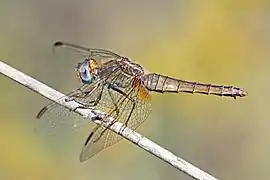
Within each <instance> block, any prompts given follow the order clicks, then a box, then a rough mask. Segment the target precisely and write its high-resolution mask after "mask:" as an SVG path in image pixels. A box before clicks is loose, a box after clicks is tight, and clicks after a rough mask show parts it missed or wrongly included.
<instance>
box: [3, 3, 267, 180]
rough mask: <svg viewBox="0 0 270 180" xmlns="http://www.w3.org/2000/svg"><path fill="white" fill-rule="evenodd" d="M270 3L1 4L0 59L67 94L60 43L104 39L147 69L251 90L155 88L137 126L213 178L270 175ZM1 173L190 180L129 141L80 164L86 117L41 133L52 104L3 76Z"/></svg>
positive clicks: (99, 43) (69, 67)
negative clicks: (55, 47)
mask: <svg viewBox="0 0 270 180" xmlns="http://www.w3.org/2000/svg"><path fill="white" fill-rule="evenodd" d="M269 16H270V1H267V0H256V1H255V0H249V1H241V0H238V1H233V0H227V1H194V0H191V1H184V0H171V1H161V0H159V1H158V0H155V1H154V0H149V1H124V0H115V1H104V0H99V1H98V0H96V1H94V0H88V1H85V0H78V1H64V0H58V1H55V0H47V1H43V0H36V1H27V0H26V1H19V0H10V1H7V0H6V1H3V0H2V1H1V2H0V25H1V30H0V31H1V33H0V59H1V60H2V61H4V62H6V63H8V64H10V65H12V66H13V67H15V68H17V69H19V70H21V71H23V72H25V73H27V74H28V75H30V76H32V77H34V78H36V79H38V80H40V81H42V82H44V83H46V84H48V85H50V86H52V87H54V88H55V89H57V90H59V91H61V92H63V93H67V92H69V91H71V90H73V89H75V88H77V87H78V86H79V85H80V82H79V81H78V79H77V78H76V76H75V73H74V67H75V65H76V63H77V61H76V60H74V59H67V60H63V59H62V60H59V59H56V58H55V57H54V56H53V55H52V43H53V42H54V41H56V40H63V41H66V42H71V43H74V44H79V45H83V46H86V47H92V48H104V49H109V50H112V51H114V52H116V53H120V54H122V55H125V56H127V57H129V58H131V59H133V60H136V61H137V62H139V63H140V64H141V65H143V66H144V67H146V68H147V69H148V70H149V71H152V72H158V73H161V74H164V75H169V76H172V77H178V78H181V79H185V80H192V81H199V82H205V83H215V84H226V85H235V86H239V87H244V88H245V90H246V91H248V93H249V95H248V96H247V97H245V98H238V99H237V100H234V99H233V98H226V97H222V98H221V97H214V96H206V95H198V94H196V95H192V94H184V93H180V94H153V96H152V113H151V115H150V117H149V118H148V120H147V121H146V122H145V123H144V124H143V125H142V126H141V127H140V128H139V129H138V132H140V133H142V134H143V135H145V136H147V137H148V138H150V139H151V140H153V141H154V142H157V143H158V144H160V145H162V146H163V147H165V148H167V149H169V150H170V151H172V152H173V153H175V154H176V155H178V156H180V157H182V158H184V159H185V160H187V161H188V162H190V163H192V164H194V165H195V166H197V167H199V168H201V169H202V170H204V171H206V172H209V173H210V174H211V175H213V176H215V177H217V178H218V179H223V180H225V179H228V180H229V179H230V180H232V179H238V180H242V179H243V180H244V179H245V180H249V179H250V180H253V179H261V180H264V179H265V180H267V179H269V177H268V176H269V175H268V173H269V167H270V154H269V152H270V141H269V136H270V131H269V126H270V121H269V114H268V113H267V111H268V112H269V108H270V98H269V95H268V91H269V90H270V80H269V78H270V61H269V60H268V57H269V56H270V51H269V47H270V46H269V45H270V33H269V32H270V21H269ZM0 82H1V85H0V86H1V101H0V112H1V115H0V118H1V121H0V142H1V148H0V179H3V180H15V179H20V180H29V179H41V180H45V179H46V180H47V179H52V180H54V179H55V180H56V179H65V180H84V179H104V180H105V179H108V180H113V179H117V180H121V179H130V180H131V179H134V180H135V179H182V180H184V179H185V180H188V179H191V178H190V177H188V176H187V175H185V174H184V173H182V172H180V171H178V170H176V169H174V168H172V167H171V166H169V165H168V164H166V163H164V162H163V161H161V160H159V159H157V158H156V157H154V156H152V155H150V154H149V153H147V152H145V151H143V150H141V149H139V148H138V147H136V146H135V145H133V144H131V143H129V142H127V141H125V140H123V141H121V142H120V143H118V144H117V145H115V146H113V147H111V148H108V149H106V150H104V151H102V152H101V153H100V154H98V155H97V156H95V157H93V158H92V159H90V160H89V161H87V162H85V163H80V162H79V153H80V151H81V148H82V146H83V143H84V141H85V139H86V137H87V136H88V133H89V131H90V130H91V128H92V127H91V126H89V127H83V128H80V129H79V130H76V131H67V132H59V133H58V134H56V135H54V136H40V135H39V134H37V133H36V132H35V131H34V127H35V124H36V119H35V116H36V114H37V112H38V111H39V110H40V108H42V107H43V106H44V105H46V104H47V103H49V102H50V101H49V100H47V99H45V98H44V97H42V96H40V95H38V94H36V93H34V92H32V91H30V90H29V89H27V88H25V87H23V86H21V85H19V84H18V83H15V82H14V81H12V80H10V79H8V78H7V77H5V76H3V75H1V76H0Z"/></svg>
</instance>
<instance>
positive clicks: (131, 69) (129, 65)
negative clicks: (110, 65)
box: [121, 58, 144, 76]
mask: <svg viewBox="0 0 270 180" xmlns="http://www.w3.org/2000/svg"><path fill="white" fill-rule="evenodd" d="M121 68H122V71H124V72H125V73H127V74H128V75H130V76H142V75H143V74H144V70H143V68H142V66H140V65H139V64H137V63H134V62H132V61H130V60H129V59H128V58H124V59H122V60H121Z"/></svg>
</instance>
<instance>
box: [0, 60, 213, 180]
mask: <svg viewBox="0 0 270 180" xmlns="http://www.w3.org/2000/svg"><path fill="white" fill-rule="evenodd" d="M0 72H1V73H2V74H3V75H5V76H7V77H9V78H11V79H13V80H14V81H16V82H18V83H20V84H21V85H23V86H25V87H27V88H29V89H31V90H32V91H35V92H36V93H38V94H40V95H42V96H44V97H46V98H48V99H50V100H51V101H55V102H57V103H59V104H61V105H62V106H65V107H66V108H68V109H70V110H74V109H75V108H76V107H79V106H80V104H78V103H76V102H74V101H69V102H66V101H64V100H63V99H64V98H59V97H63V96H64V94H62V93H60V92H58V91H56V90H54V89H52V88H50V87H48V86H47V85H45V84H43V83H41V82H39V81H37V80H35V79H33V78H31V77H29V76H28V75H26V74H24V73H22V72H20V71H18V70H16V69H14V68H12V67H11V66H9V65H7V64H5V63H4V62H2V61H0ZM75 112H76V113H78V114H80V115H81V116H83V117H84V118H87V119H89V120H91V121H93V122H95V123H96V124H100V125H102V126H104V127H107V126H108V124H107V123H105V122H103V121H100V120H97V119H98V118H97V117H100V116H101V115H104V114H105V113H103V112H100V111H98V110H95V109H90V108H89V109H79V108H77V109H76V111H75ZM110 121H113V119H112V118H110ZM122 126H123V124H122V123H120V122H116V123H114V124H113V125H112V126H109V128H110V129H111V130H112V131H114V132H115V133H117V134H119V135H121V136H122V137H124V138H125V139H127V140H129V141H131V142H133V143H134V144H136V145H137V146H139V147H140V148H142V149H144V150H145V151H148V152H149V153H151V154H153V155H154V156H156V157H158V158H160V159H161V160H163V161H165V162H167V163H168V164H170V165H171V166H173V167H175V168H176V169H178V170H180V171H183V172H184V173H186V174H187V175H189V176H191V177H193V178H194V179H196V180H217V179H216V178H215V177H213V176H211V175H209V174H207V173H206V172H204V171H202V170H200V169H199V168H197V167H195V166H193V165H192V164H190V163H188V162H187V161H185V160H183V159H182V158H180V157H177V156H175V155H174V154H173V153H171V152H170V151H168V150H166V149H164V148H162V147H161V146H159V145H157V144H155V143H154V142H152V141H150V140H149V139H147V138H145V137H143V136H142V135H140V134H138V133H137V132H135V131H133V130H132V129H130V128H128V127H125V128H123V127H122ZM121 127H122V128H121ZM123 129H124V130H123Z"/></svg>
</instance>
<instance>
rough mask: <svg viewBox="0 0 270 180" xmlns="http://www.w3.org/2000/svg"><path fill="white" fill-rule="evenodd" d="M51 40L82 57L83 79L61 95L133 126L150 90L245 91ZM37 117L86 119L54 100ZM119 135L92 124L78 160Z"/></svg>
mask: <svg viewBox="0 0 270 180" xmlns="http://www.w3.org/2000/svg"><path fill="white" fill-rule="evenodd" d="M53 46H54V48H61V49H66V50H69V51H71V52H72V53H76V54H78V55H80V57H81V59H80V60H79V62H78V63H77V67H76V69H75V70H76V74H77V76H78V78H79V79H80V81H81V84H82V85H81V87H80V88H78V89H76V90H74V91H72V92H71V93H68V94H67V95H66V96H65V97H63V98H65V100H70V101H76V102H78V103H79V104H81V105H82V108H89V107H92V108H93V107H94V108H96V109H98V110H100V111H102V112H105V113H107V115H108V116H106V117H113V118H114V119H116V120H118V121H120V122H122V123H123V124H124V125H125V126H128V127H130V128H131V129H133V130H135V129H136V128H138V127H139V126H140V125H141V124H142V123H143V122H144V121H145V120H146V119H147V117H148V116H149V114H150V112H151V92H157V93H179V92H186V93H192V94H194V93H200V94H206V95H216V96H227V97H232V98H234V99H236V98H237V97H244V96H246V95H247V92H246V91H244V89H243V88H239V87H235V86H227V85H215V84H205V83H199V82H193V81H186V80H180V79H177V78H173V77H169V76H165V75H161V74H158V73H149V72H148V71H146V70H145V69H144V68H143V67H142V66H141V65H139V64H138V63H135V62H134V61H132V60H131V59H129V58H128V57H125V56H122V55H119V54H117V53H114V52H112V51H109V50H104V49H92V48H86V47H83V46H79V45H76V44H71V43H67V42H61V41H57V42H55V43H54V45H53ZM106 117H105V118H104V119H103V120H104V121H106ZM36 118H37V119H38V121H40V122H42V123H43V124H46V125H48V126H49V128H52V129H57V127H58V126H60V127H61V125H63V124H65V125H66V124H68V123H69V125H68V127H69V126H71V127H72V128H74V127H80V126H81V125H85V123H82V122H86V121H85V120H83V119H82V118H81V117H78V115H77V114H76V113H75V112H74V111H71V110H68V109H66V108H65V107H63V106H61V105H60V104H58V103H56V102H51V103H49V104H48V105H46V106H45V107H44V108H42V109H41V110H40V111H39V112H38V114H37V117H36ZM68 119H71V120H70V121H69V120H68ZM80 123H82V124H80ZM112 123H113V122H112ZM121 139H122V137H121V136H119V135H118V134H116V133H114V132H112V131H111V130H109V128H108V127H103V126H101V125H96V126H95V127H94V128H93V130H92V131H91V132H90V134H89V135H88V137H87V138H86V140H85V143H84V146H83V148H82V150H81V153H80V161H81V162H83V161H86V160H88V159H89V158H91V157H93V156H94V155H96V154H97V153H99V152H100V151H101V150H103V149H105V148H107V147H109V146H112V145H114V144H116V143H117V142H119V141H120V140H121Z"/></svg>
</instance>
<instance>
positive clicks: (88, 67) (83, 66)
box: [76, 58, 98, 84]
mask: <svg viewBox="0 0 270 180" xmlns="http://www.w3.org/2000/svg"><path fill="white" fill-rule="evenodd" d="M76 72H77V76H78V77H79V79H80V80H81V82H82V83H84V84H89V83H92V82H94V81H95V80H96V79H97V75H98V64H97V62H96V60H94V59H88V58H87V59H85V60H84V61H83V62H82V63H78V64H77V68H76Z"/></svg>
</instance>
